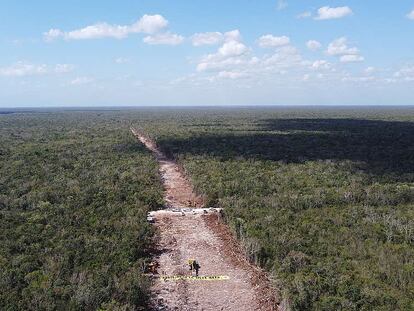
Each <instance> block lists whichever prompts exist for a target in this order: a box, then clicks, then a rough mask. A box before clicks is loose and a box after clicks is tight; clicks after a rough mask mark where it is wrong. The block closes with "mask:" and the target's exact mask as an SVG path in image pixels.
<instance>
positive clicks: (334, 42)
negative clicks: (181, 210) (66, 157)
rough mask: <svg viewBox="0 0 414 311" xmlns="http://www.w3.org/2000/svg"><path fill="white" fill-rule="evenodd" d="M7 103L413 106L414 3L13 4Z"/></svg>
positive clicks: (1, 78) (2, 70)
mask: <svg viewBox="0 0 414 311" xmlns="http://www.w3.org/2000/svg"><path fill="white" fill-rule="evenodd" d="M0 21H1V24H2V25H1V27H0V107H29V106H117V105H119V106H129V105H134V106H135V105H269V104H274V105H278V104H280V105H307V104H309V105H409V104H414V92H413V91H412V90H413V89H414V37H413V34H414V0H399V1H391V0H379V1H360V0H359V1H357V0H343V1H336V0H335V1H303V0H283V1H282V0H279V1H278V0H260V1H251V0H238V1H231V0H226V1H223V0H221V1H216V0H210V1H198V0H186V1H168V0H145V1H138V0H123V1H114V0H100V1H97V0H88V1H80V0H71V1H63V0H62V1H46V0H38V1H30V2H29V1H22V0H13V1H12V0H3V1H2V6H1V10H0Z"/></svg>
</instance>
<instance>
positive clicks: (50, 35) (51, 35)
mask: <svg viewBox="0 0 414 311" xmlns="http://www.w3.org/2000/svg"><path fill="white" fill-rule="evenodd" d="M43 36H44V38H45V41H47V42H51V41H53V40H55V39H57V38H59V37H63V36H64V33H63V31H61V30H60V29H50V30H49V31H48V32H45V33H44V34H43Z"/></svg>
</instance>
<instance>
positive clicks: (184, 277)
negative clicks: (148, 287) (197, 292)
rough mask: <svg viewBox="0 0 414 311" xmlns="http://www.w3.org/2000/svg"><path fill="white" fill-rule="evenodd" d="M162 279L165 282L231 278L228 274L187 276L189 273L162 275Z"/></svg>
mask: <svg viewBox="0 0 414 311" xmlns="http://www.w3.org/2000/svg"><path fill="white" fill-rule="evenodd" d="M160 279H161V280H162V281H164V282H167V281H180V280H189V281H191V280H193V281H223V280H229V279H230V277H228V276H227V275H217V276H187V275H175V276H160Z"/></svg>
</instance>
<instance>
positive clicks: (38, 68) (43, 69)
mask: <svg viewBox="0 0 414 311" xmlns="http://www.w3.org/2000/svg"><path fill="white" fill-rule="evenodd" d="M47 72H48V70H47V66H46V65H44V64H42V65H33V64H28V63H24V62H18V63H16V64H13V65H11V66H8V67H3V68H0V75H2V76H6V77H24V76H33V75H44V74H46V73H47Z"/></svg>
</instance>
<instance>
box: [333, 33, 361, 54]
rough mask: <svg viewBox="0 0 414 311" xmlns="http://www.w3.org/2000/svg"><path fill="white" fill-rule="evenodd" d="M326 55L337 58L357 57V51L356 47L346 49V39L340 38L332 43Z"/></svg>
mask: <svg viewBox="0 0 414 311" xmlns="http://www.w3.org/2000/svg"><path fill="white" fill-rule="evenodd" d="M326 53H327V54H328V55H331V56H339V55H346V54H348V55H357V54H359V50H358V49H357V48H356V47H348V39H347V38H345V37H341V38H338V39H335V40H334V41H332V42H331V43H330V44H329V46H328V50H327V51H326Z"/></svg>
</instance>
